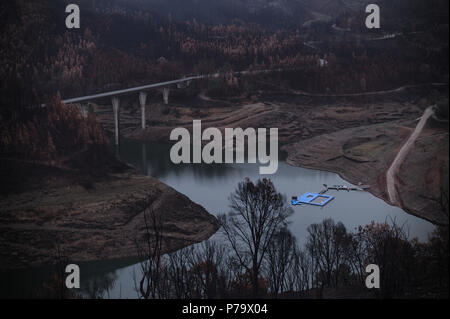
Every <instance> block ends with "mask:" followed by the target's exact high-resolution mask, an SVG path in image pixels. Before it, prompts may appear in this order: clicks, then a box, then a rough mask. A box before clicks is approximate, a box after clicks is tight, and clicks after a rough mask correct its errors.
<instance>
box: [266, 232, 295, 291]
mask: <svg viewBox="0 0 450 319" xmlns="http://www.w3.org/2000/svg"><path fill="white" fill-rule="evenodd" d="M294 253H295V237H294V236H293V235H292V234H291V232H290V231H289V230H288V229H287V228H282V229H280V231H279V232H278V233H276V234H275V235H274V238H273V240H272V241H271V242H270V244H269V248H268V249H267V267H266V268H267V271H266V278H267V280H268V283H269V288H270V291H271V293H272V295H273V297H274V298H276V297H277V296H278V294H280V293H283V292H284V291H285V288H286V286H287V284H286V276H287V274H288V272H289V270H290V268H291V267H292V266H293V260H294V257H295V256H294Z"/></svg>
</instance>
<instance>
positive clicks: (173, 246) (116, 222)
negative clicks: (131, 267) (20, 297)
mask: <svg viewBox="0 0 450 319" xmlns="http://www.w3.org/2000/svg"><path fill="white" fill-rule="evenodd" d="M50 178H51V177H50ZM59 179H60V180H62V179H63V178H62V177H59ZM90 182H91V183H92V184H91V185H89V186H86V185H85V186H82V185H80V184H77V183H72V182H68V183H67V182H66V181H64V182H62V181H61V184H59V185H56V184H55V183H54V185H53V186H52V187H48V186H45V183H44V182H43V183H42V184H41V187H38V188H36V189H30V190H28V191H25V192H22V193H17V194H9V195H7V196H2V197H0V209H1V211H2V214H1V215H0V220H1V223H0V230H1V231H0V243H1V244H0V248H1V249H0V269H1V270H6V269H20V268H30V267H35V266H41V265H50V264H52V263H54V262H55V255H56V252H57V249H59V250H60V251H61V253H62V254H63V255H64V256H65V257H67V258H68V260H69V261H72V262H90V261H97V260H109V259H111V260H112V259H123V258H134V257H137V256H138V253H137V248H136V245H135V241H136V240H142V238H143V237H144V236H145V234H146V229H145V227H144V226H143V225H144V209H145V207H150V208H151V209H153V210H154V211H155V212H156V213H157V214H161V218H162V221H163V224H164V226H163V227H164V230H163V232H164V238H165V245H164V251H166V252H167V251H173V250H177V249H180V248H183V247H185V246H188V245H191V244H194V243H198V242H201V241H203V240H206V239H208V238H209V237H210V236H212V235H213V234H214V233H215V232H216V231H217V230H218V228H219V225H218V221H217V219H216V218H215V216H213V215H211V214H209V213H208V212H207V211H206V210H205V209H204V208H203V207H202V206H200V205H198V204H196V203H194V202H192V201H191V200H190V199H189V198H187V197H186V196H184V195H182V194H180V193H179V192H177V191H175V190H174V189H173V188H171V187H169V186H167V185H165V184H163V183H161V182H159V181H158V180H157V179H155V178H152V177H148V176H143V175H138V174H137V173H135V172H133V171H131V172H125V173H120V174H111V175H109V176H108V177H107V178H102V179H100V180H95V179H93V180H91V181H90ZM148 205H150V206H148Z"/></svg>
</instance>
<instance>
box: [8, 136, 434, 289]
mask: <svg viewBox="0 0 450 319" xmlns="http://www.w3.org/2000/svg"><path fill="white" fill-rule="evenodd" d="M169 151H170V147H169V146H167V145H162V144H155V143H143V142H138V141H131V140H122V144H121V147H120V156H121V158H122V159H123V160H124V161H126V162H128V163H130V164H132V165H134V166H135V167H136V168H138V169H140V170H141V171H142V172H144V173H146V174H148V175H151V176H153V177H156V178H158V179H159V180H160V181H162V182H164V183H166V184H167V185H169V186H171V187H173V188H174V189H176V190H177V191H179V192H181V193H183V194H185V195H186V196H188V197H189V198H190V199H191V200H193V201H194V202H196V203H198V204H200V205H202V206H203V207H204V208H205V209H206V210H207V211H208V212H210V213H211V214H216V215H217V214H219V213H225V212H228V210H229V208H228V205H229V203H228V197H229V195H230V194H231V193H232V192H233V191H234V189H235V188H236V186H237V184H238V183H239V182H241V181H242V180H243V179H244V178H245V177H249V178H250V179H252V180H257V179H258V178H261V176H260V175H259V164H221V165H218V164H214V165H207V164H183V165H175V164H173V163H172V162H171V161H170V157H169ZM268 177H269V178H270V179H271V180H272V181H273V183H274V185H275V187H276V188H277V190H278V191H279V192H281V193H283V194H285V195H286V198H287V199H288V200H289V199H290V198H291V196H297V195H301V194H303V193H305V192H319V191H320V190H322V189H323V188H324V186H323V184H328V185H335V184H336V185H350V184H349V183H348V182H346V181H344V180H343V179H342V178H340V177H339V175H337V174H334V173H330V172H324V171H318V170H310V169H304V168H298V167H292V166H289V165H288V164H286V163H285V162H282V161H281V162H280V163H279V167H278V172H277V173H276V174H275V175H271V176H268ZM328 194H330V195H333V196H335V197H336V198H335V199H334V200H333V201H331V202H330V203H329V204H328V205H327V206H326V207H324V208H320V207H314V206H308V205H303V206H299V207H294V215H293V216H292V217H291V222H292V223H291V224H290V229H291V232H292V233H293V234H294V235H295V236H296V238H297V240H298V242H299V244H300V245H302V244H303V243H304V241H305V239H306V236H307V230H306V229H307V227H308V226H309V225H310V224H313V223H320V222H321V221H322V220H324V219H325V218H332V219H334V220H335V221H336V222H338V221H341V222H342V223H343V224H344V225H345V226H346V227H347V229H348V230H349V231H353V230H354V229H355V228H356V227H357V226H359V225H366V224H368V223H370V222H371V221H376V222H384V221H390V220H391V219H393V220H395V221H396V223H397V224H400V225H404V227H405V228H406V229H407V230H408V232H409V236H410V238H413V237H417V238H419V239H420V240H422V241H424V240H426V239H427V236H428V234H429V233H430V232H431V231H432V230H433V225H432V224H431V223H429V222H427V221H425V220H422V219H419V218H417V217H414V216H412V215H408V214H406V213H405V212H403V211H402V210H401V209H399V208H397V207H393V206H390V205H388V204H386V203H385V202H384V201H383V200H381V199H379V198H377V197H375V196H373V195H371V194H370V193H368V192H342V191H341V192H336V191H330V192H329V193H328ZM218 236H220V235H219V234H216V235H214V236H213V237H212V239H217V238H218ZM81 272H82V283H84V289H85V290H90V291H94V290H96V289H97V290H100V291H102V290H103V291H107V292H105V293H104V294H103V297H105V298H108V297H111V298H119V297H120V298H136V297H137V294H136V292H135V289H134V280H133V277H134V276H136V277H137V278H139V275H140V268H139V265H138V264H136V260H123V261H114V262H111V261H110V262H106V261H105V262H97V263H89V264H86V265H82V266H81ZM47 274H48V270H47V271H46V268H45V267H44V268H42V269H39V270H29V271H26V272H24V271H22V272H17V273H16V274H15V275H13V276H8V278H10V279H11V280H12V279H14V278H15V279H18V277H20V280H21V282H22V284H19V285H17V281H16V282H15V283H16V284H13V283H9V284H7V285H5V286H7V287H9V288H8V289H9V290H8V294H11V292H12V291H11V289H15V290H17V291H16V292H15V293H16V294H17V295H25V296H27V293H29V292H28V291H29V290H30V289H32V287H34V286H35V285H39V284H40V283H41V282H42V278H43V277H44V276H46V275H47ZM2 277H3V276H2ZM3 278H4V277H3ZM2 282H3V283H5V280H2ZM88 286H89V287H90V288H88ZM7 287H3V289H0V290H1V292H2V293H5V289H4V288H7ZM11 287H15V288H11Z"/></svg>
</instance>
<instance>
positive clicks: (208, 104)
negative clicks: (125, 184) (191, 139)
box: [97, 90, 448, 224]
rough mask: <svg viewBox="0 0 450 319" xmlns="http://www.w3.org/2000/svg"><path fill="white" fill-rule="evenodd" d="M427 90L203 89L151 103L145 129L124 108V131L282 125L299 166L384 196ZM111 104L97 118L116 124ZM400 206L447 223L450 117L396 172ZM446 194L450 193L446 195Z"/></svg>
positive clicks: (139, 134)
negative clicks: (223, 96)
mask: <svg viewBox="0 0 450 319" xmlns="http://www.w3.org/2000/svg"><path fill="white" fill-rule="evenodd" d="M423 94H425V95H426V93H423V92H417V91H410V90H403V91H401V92H400V91H399V92H393V93H388V94H383V95H381V94H380V95H376V96H372V97H348V98H327V97H316V98H314V97H306V96H302V95H301V94H297V95H296V94H292V92H291V93H286V92H285V93H280V92H271V93H268V92H266V93H264V94H260V95H258V96H251V97H247V98H241V99H238V100H236V99H235V100H233V101H232V102H230V100H222V101H220V100H218V99H214V98H209V97H207V96H206V95H205V94H204V93H201V94H199V96H198V98H197V100H195V101H191V100H183V101H180V100H178V101H177V100H176V99H175V101H173V102H171V104H170V105H169V106H164V105H162V104H161V103H157V102H156V103H152V104H151V105H150V106H149V107H148V111H147V125H148V128H147V129H146V130H144V131H143V130H141V129H140V127H139V125H140V118H139V116H140V114H139V112H138V111H137V110H138V108H136V107H129V108H124V109H122V111H121V112H122V113H121V134H122V135H124V136H127V137H129V138H135V139H141V140H147V141H157V142H166V143H169V142H170V140H169V135H170V132H171V130H172V129H173V128H175V127H186V128H188V129H191V128H192V120H193V119H201V120H202V128H207V127H211V126H212V127H217V128H219V129H221V130H223V129H224V128H225V127H242V128H247V127H253V128H259V127H261V128H263V127H266V128H268V127H277V128H279V138H280V144H281V149H282V150H283V151H284V152H285V153H286V154H287V162H288V163H289V164H291V165H294V166H303V167H309V168H314V169H322V170H329V171H333V172H336V173H339V174H340V175H341V176H342V177H343V178H345V179H347V180H348V181H349V182H352V183H354V184H358V183H362V184H369V185H370V186H371V189H370V191H371V192H372V193H373V194H374V195H376V196H378V197H380V198H382V199H384V200H387V195H386V189H385V188H386V185H385V174H386V170H387V169H388V167H389V165H390V163H391V162H392V161H393V159H394V158H395V156H396V154H397V152H398V150H399V149H400V148H401V146H402V145H403V143H404V142H405V141H406V139H407V138H408V136H409V135H410V134H411V132H412V130H413V129H414V127H415V125H416V124H417V119H418V118H420V117H421V115H422V113H423V111H424V109H425V107H426V105H421V103H418V101H419V99H420V97H421V96H423ZM109 108H110V107H109V106H106V107H99V106H97V111H98V112H99V117H100V121H101V122H102V123H103V125H104V126H105V127H106V128H107V129H109V130H111V129H112V116H111V112H110V110H109ZM399 181H400V183H399V190H398V191H399V194H400V197H401V204H400V205H401V206H402V208H403V209H404V210H405V211H407V212H409V213H411V214H414V215H417V216H420V217H422V218H425V219H427V220H429V221H432V222H433V223H437V224H448V215H445V214H443V213H442V209H441V204H442V197H443V196H442V194H444V197H445V194H448V122H447V124H438V123H435V122H433V121H432V120H430V122H429V123H428V125H427V129H426V130H425V131H424V132H423V134H422V136H421V137H420V138H419V140H418V141H417V142H416V146H415V148H414V150H413V151H412V152H411V153H410V155H409V156H408V157H407V160H406V161H405V162H404V163H403V165H402V167H401V169H400V172H399ZM442 190H444V192H443V191H442ZM447 197H448V196H447Z"/></svg>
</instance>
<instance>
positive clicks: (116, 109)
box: [111, 97, 120, 146]
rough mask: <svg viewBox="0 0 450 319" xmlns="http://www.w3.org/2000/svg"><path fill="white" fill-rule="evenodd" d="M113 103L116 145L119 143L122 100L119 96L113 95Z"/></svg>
mask: <svg viewBox="0 0 450 319" xmlns="http://www.w3.org/2000/svg"><path fill="white" fill-rule="evenodd" d="M111 102H112V105H113V112H114V137H115V143H116V146H118V145H119V107H120V100H119V98H118V97H113V98H112V99H111Z"/></svg>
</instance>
